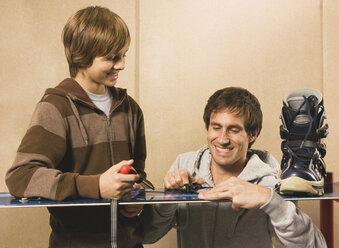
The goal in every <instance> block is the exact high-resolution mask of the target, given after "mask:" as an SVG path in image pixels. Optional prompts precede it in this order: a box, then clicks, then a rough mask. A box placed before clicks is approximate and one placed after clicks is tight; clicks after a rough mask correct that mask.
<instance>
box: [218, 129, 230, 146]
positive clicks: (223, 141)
mask: <svg viewBox="0 0 339 248" xmlns="http://www.w3.org/2000/svg"><path fill="white" fill-rule="evenodd" d="M229 141H230V140H229V137H228V133H227V131H223V132H221V134H220V136H219V142H220V144H226V143H229Z"/></svg>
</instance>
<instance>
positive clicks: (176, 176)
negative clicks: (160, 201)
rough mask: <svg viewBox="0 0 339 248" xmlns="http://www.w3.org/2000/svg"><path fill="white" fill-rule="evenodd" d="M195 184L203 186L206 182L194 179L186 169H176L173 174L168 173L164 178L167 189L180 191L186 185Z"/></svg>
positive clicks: (201, 179)
mask: <svg viewBox="0 0 339 248" xmlns="http://www.w3.org/2000/svg"><path fill="white" fill-rule="evenodd" d="M193 182H197V183H199V184H203V183H204V182H205V180H204V179H203V178H195V177H193V176H192V175H191V174H190V173H189V171H188V170H186V169H181V170H178V169H175V170H174V171H173V172H167V174H166V176H165V178H164V186H165V188H167V189H180V188H182V187H183V186H184V185H185V184H188V183H193Z"/></svg>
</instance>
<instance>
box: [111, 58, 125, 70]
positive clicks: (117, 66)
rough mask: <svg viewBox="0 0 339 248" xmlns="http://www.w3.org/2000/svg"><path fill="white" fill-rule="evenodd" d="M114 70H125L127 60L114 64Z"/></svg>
mask: <svg viewBox="0 0 339 248" xmlns="http://www.w3.org/2000/svg"><path fill="white" fill-rule="evenodd" d="M113 68H114V69H115V70H123V69H125V59H120V60H119V61H117V62H116V63H115V64H114V66H113Z"/></svg>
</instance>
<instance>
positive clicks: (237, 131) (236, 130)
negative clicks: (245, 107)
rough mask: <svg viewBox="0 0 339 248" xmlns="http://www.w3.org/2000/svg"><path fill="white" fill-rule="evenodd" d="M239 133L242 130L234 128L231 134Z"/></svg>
mask: <svg viewBox="0 0 339 248" xmlns="http://www.w3.org/2000/svg"><path fill="white" fill-rule="evenodd" d="M239 131H240V130H239V129H238V128H232V129H231V132H232V133H239Z"/></svg>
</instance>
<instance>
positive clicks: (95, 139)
mask: <svg viewBox="0 0 339 248" xmlns="http://www.w3.org/2000/svg"><path fill="white" fill-rule="evenodd" d="M63 43H64V47H65V54H66V57H67V61H68V64H69V71H70V75H71V78H67V79H65V80H64V81H62V82H61V83H60V84H59V85H58V86H56V87H55V88H53V89H47V90H46V93H45V94H44V96H43V97H42V99H41V101H40V102H39V103H38V104H37V107H36V110H35V112H34V114H33V117H32V121H31V124H30V126H29V129H28V131H27V133H26V135H25V136H24V138H23V140H22V142H21V144H20V146H19V148H18V151H17V154H16V158H15V161H14V163H13V165H12V167H11V168H10V169H9V170H8V172H7V174H6V183H7V186H8V188H9V191H10V193H11V194H13V195H14V196H16V197H44V198H48V199H52V200H67V199H79V198H94V199H99V198H108V199H120V198H122V197H123V196H124V195H126V194H128V193H130V192H131V190H132V189H133V187H141V186H140V185H136V184H135V183H134V182H135V181H136V180H138V178H139V176H138V175H123V174H121V173H119V169H120V167H121V166H122V165H123V164H129V165H132V164H133V167H134V168H135V169H136V170H137V172H138V173H139V174H140V175H142V176H143V177H145V176H146V173H145V172H144V167H145V158H146V146H145V136H144V120H143V114H142V111H141V109H140V107H139V106H138V104H137V103H136V102H135V101H134V100H133V99H132V98H131V97H130V96H129V95H127V93H126V90H123V89H120V88H116V87H115V84H116V82H117V80H118V76H119V72H120V71H122V70H123V69H124V68H125V56H126V53H127V51H128V48H129V44H130V34H129V30H128V27H127V26H126V24H125V22H124V21H123V20H122V19H121V18H120V17H119V16H118V15H116V14H115V13H113V12H111V11H110V10H109V9H107V8H103V7H98V6H96V7H87V8H84V9H81V10H79V11H78V12H76V13H75V14H74V15H73V16H72V17H71V18H70V19H69V20H68V22H67V23H66V25H65V27H64V30H63ZM112 165H113V166H112ZM141 208H142V207H138V206H137V207H124V208H122V209H121V210H120V213H121V214H120V215H119V216H118V219H119V223H118V238H119V239H118V245H119V247H142V245H141V243H140V242H141V239H142V237H141V232H140V230H139V229H138V225H137V223H138V219H137V216H136V215H137V214H138V213H139V212H140V211H141ZM48 210H49V212H50V225H51V228H52V233H51V235H50V240H49V247H72V248H73V247H81V248H84V247H110V208H109V207H108V206H100V207H99V206H98V207H67V208H49V209H48Z"/></svg>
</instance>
